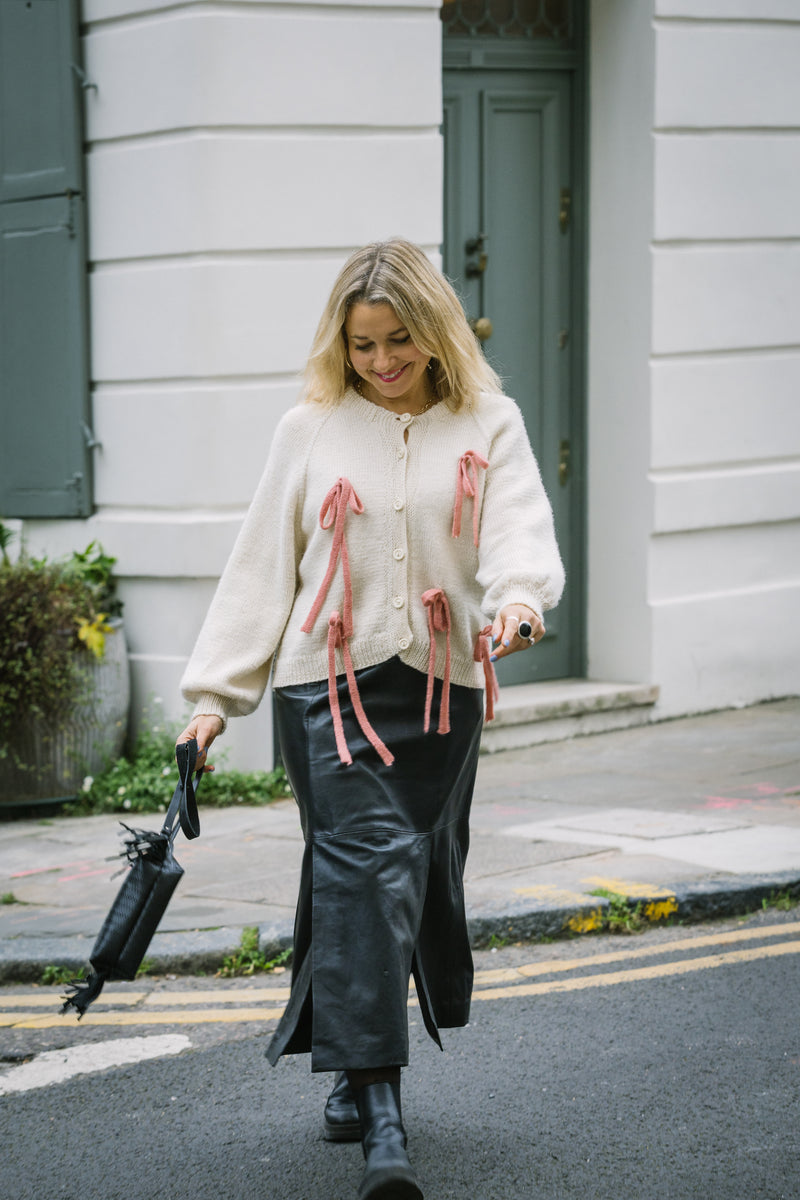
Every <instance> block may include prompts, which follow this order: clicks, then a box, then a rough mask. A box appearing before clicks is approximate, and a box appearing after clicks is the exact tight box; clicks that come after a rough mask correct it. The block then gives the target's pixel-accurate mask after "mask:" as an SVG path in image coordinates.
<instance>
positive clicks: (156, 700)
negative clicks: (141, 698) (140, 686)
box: [153, 696, 164, 704]
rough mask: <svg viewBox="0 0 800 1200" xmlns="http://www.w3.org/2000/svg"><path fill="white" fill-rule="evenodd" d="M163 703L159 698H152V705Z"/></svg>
mask: <svg viewBox="0 0 800 1200" xmlns="http://www.w3.org/2000/svg"><path fill="white" fill-rule="evenodd" d="M163 703H164V701H163V700H162V699H161V697H160V696H153V704H163Z"/></svg>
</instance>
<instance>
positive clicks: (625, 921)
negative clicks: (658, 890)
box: [589, 887, 648, 933]
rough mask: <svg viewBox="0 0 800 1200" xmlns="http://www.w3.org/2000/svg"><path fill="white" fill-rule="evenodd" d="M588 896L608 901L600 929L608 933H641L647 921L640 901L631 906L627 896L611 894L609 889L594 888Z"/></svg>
mask: <svg viewBox="0 0 800 1200" xmlns="http://www.w3.org/2000/svg"><path fill="white" fill-rule="evenodd" d="M589 895H590V896H602V897H603V898H604V899H605V900H607V901H608V910H607V911H606V912H605V913H603V917H602V926H601V928H603V929H607V930H608V932H609V933H641V932H642V930H643V929H644V928H645V927H646V926H647V924H648V921H647V918H646V917H645V915H644V905H643V904H642V902H641V900H640V901H639V903H638V904H636V906H635V907H634V906H632V905H631V902H630V900H628V898H627V896H622V895H620V893H619V892H612V891H611V890H610V889H609V888H603V887H599V888H595V889H594V890H593V891H591V892H590V893H589Z"/></svg>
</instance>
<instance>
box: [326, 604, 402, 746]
mask: <svg viewBox="0 0 800 1200" xmlns="http://www.w3.org/2000/svg"><path fill="white" fill-rule="evenodd" d="M337 649H339V650H341V652H342V659H343V660H344V669H345V673H346V675H347V688H348V691H349V693H350V702H351V703H352V705H353V712H354V713H355V714H356V720H357V721H358V724H359V726H360V727H361V732H362V733H363V734H364V737H365V738H366V739H367V741H368V742H369V744H370V745H371V746H372V747H373V748H374V749H375V751H376V752H377V753H378V755H379V756H380V758H381V759H382V761H383V762H384V763H385V764H386V766H387V767H390V766H391V765H392V763H393V762H394V755H393V754H392V753H391V751H390V750H388V749H387V747H386V746H385V745H384V743H383V742H382V741H381V739H380V738H379V737H378V735H377V733H376V732H375V730H374V729H373V728H372V726H371V725H370V723H369V721H368V720H367V714H366V713H365V712H364V706H363V704H362V703H361V696H360V695H359V692H358V684H357V682H356V673H355V671H354V669H353V659H352V657H351V655H350V646H349V645H348V642H347V635H346V633H345V627H344V622H343V621H342V618H341V617H340V616H339V613H338V612H332V613H331V615H330V618H329V620H328V702H329V703H330V706H331V716H332V717H333V732H334V736H335V738H336V749H337V750H338V752H339V758H340V759H341V761H342V762H343V763H344V764H345V766H348V767H349V766H350V765H351V764H352V762H353V758H352V755H351V754H350V750H349V749H348V746H347V739H346V738H345V735H344V722H343V721H342V710H341V708H340V706H339V692H338V690H337V687H336V650H337Z"/></svg>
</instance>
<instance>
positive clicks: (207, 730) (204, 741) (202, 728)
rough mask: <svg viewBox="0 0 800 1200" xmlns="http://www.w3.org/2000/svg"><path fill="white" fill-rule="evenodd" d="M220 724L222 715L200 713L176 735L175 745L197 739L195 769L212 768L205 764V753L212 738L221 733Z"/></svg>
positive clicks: (204, 769) (208, 769)
mask: <svg viewBox="0 0 800 1200" xmlns="http://www.w3.org/2000/svg"><path fill="white" fill-rule="evenodd" d="M222 726H223V721H222V717H217V716H214V715H211V714H203V713H200V714H199V715H198V716H196V717H192V719H191V721H190V722H189V724H188V725H187V726H186V728H185V729H184V731H183V733H182V734H180V736H179V737H178V740H177V742H176V743H175V745H176V746H180V745H181V744H182V743H183V742H190V741H191V740H192V738H195V739H196V740H197V763H196V766H195V770H197V771H213V770H214V768H213V767H212V766H210V765H207V764H206V755H207V754H208V751H209V749H210V748H211V743H212V742H213V741H214V738H216V737H219V735H220V734H221V733H222Z"/></svg>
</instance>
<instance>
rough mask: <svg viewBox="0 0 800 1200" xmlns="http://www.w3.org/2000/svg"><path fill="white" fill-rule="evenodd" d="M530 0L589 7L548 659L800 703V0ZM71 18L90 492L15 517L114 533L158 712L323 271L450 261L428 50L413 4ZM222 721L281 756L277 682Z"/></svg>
mask: <svg viewBox="0 0 800 1200" xmlns="http://www.w3.org/2000/svg"><path fill="white" fill-rule="evenodd" d="M462 7H463V8H464V9H465V11H466V9H467V6H466V5H462ZM474 7H475V6H474V5H473V8H474ZM478 7H480V6H478ZM502 7H503V6H502V5H498V4H494V5H490V6H489V11H490V13H491V12H495V13H496V12H497V11H499V9H501V8H502ZM549 7H550V9H552V10H554V11H555V10H558V13H560V14H561V15H562V16H563V14H564V13H565V12H566V13H567V15H568V19H570V20H572V21H573V22H574V23H575V26H578V25H579V26H580V29H581V39H580V45H579V49H578V51H576V54H577V55H578V65H577V67H576V66H575V65H574V64H573V67H572V70H573V76H574V77H577V76H578V75H580V81H579V85H578V87H577V89H576V91H575V97H576V99H574V102H573V103H572V107H571V109H570V121H571V132H570V136H571V138H572V145H573V148H574V147H576V146H577V148H578V153H577V159H576V161H578V160H579V163H580V164H582V165H581V166H580V170H579V175H580V178H579V179H574V180H571V181H570V184H571V189H570V194H569V197H568V203H569V204H570V205H571V212H570V213H569V217H568V219H569V220H570V221H572V222H573V229H574V230H575V231H576V239H575V242H574V247H575V250H574V254H573V261H572V262H571V265H570V268H569V269H570V272H571V278H572V279H573V280H576V281H577V284H576V289H575V296H576V297H577V299H575V300H574V303H576V304H577V305H578V307H579V310H580V311H579V312H578V313H577V315H576V319H575V321H574V324H573V325H572V328H571V330H570V332H571V333H572V335H573V341H572V345H571V353H573V359H572V376H571V379H572V382H571V384H570V387H571V395H572V397H573V404H574V405H575V406H577V407H576V411H578V412H579V417H578V419H577V424H576V427H575V429H574V430H573V433H572V436H573V438H574V441H575V447H574V458H573V464H574V476H573V480H574V487H575V497H576V498H575V499H574V501H573V505H572V508H571V510H570V512H571V517H570V519H571V520H572V521H573V532H572V534H571V535H570V536H572V537H573V539H574V540H575V541H576V543H578V542H579V543H580V545H579V546H578V548H577V549H576V551H575V555H574V564H573V569H572V573H571V577H570V579H569V581H568V587H570V588H574V589H575V597H576V600H575V604H574V607H573V609H571V610H570V612H573V613H575V614H577V615H573V616H572V617H571V618H570V621H571V622H572V623H573V625H574V628H575V642H576V645H578V644H579V646H580V650H579V652H578V653H573V654H572V656H571V658H570V659H569V664H570V665H569V667H568V669H567V672H566V673H567V674H568V675H569V677H570V678H572V679H585V680H588V681H592V682H594V683H596V684H615V685H617V684H626V685H640V686H641V687H642V688H643V689H644V690H645V691H648V698H649V700H650V701H652V700H653V699H654V698H655V704H654V705H652V704H651V705H650V706H649V707H648V708H647V710H646V713H647V716H648V717H650V716H655V717H668V716H675V715H679V714H683V713H689V712H698V711H703V710H709V709H714V708H724V707H728V706H732V705H740V704H746V703H752V702H755V701H759V700H762V699H767V698H772V697H778V696H785V695H789V694H796V693H797V692H798V690H800V634H798V621H797V619H796V617H795V614H796V613H797V612H798V611H800V386H798V385H800V303H798V297H799V296H800V204H798V202H797V197H798V195H799V194H800V72H798V70H797V63H798V62H800V7H798V4H797V3H796V0H587V3H585V4H584V3H583V0H574V10H575V11H572V13H571V16H569V13H570V7H571V6H570V5H563V4H562V5H555V6H553V5H550V6H549ZM545 9H547V6H545ZM81 17H82V22H83V25H82V29H81V40H82V50H83V69H84V70H85V73H86V76H87V79H88V81H90V82H91V84H93V85H95V86H94V87H92V88H87V90H86V93H85V139H86V146H85V164H86V208H87V215H88V255H89V260H90V274H89V318H90V347H91V349H90V364H91V366H90V371H91V403H92V420H93V425H92V429H93V433H94V437H95V439H96V441H97V442H98V443H100V445H99V447H97V448H95V450H94V451H93V454H94V491H93V504H94V510H93V512H92V514H91V515H90V516H88V517H85V518H80V519H59V520H46V519H34V520H26V521H25V532H26V537H27V540H28V543H29V545H30V547H31V548H32V549H33V550H46V551H47V552H49V553H58V552H61V551H65V550H71V549H73V548H82V547H83V546H84V545H86V543H87V542H88V541H89V540H91V539H92V538H97V539H98V540H99V541H101V542H102V544H103V545H104V547H105V549H106V550H107V551H108V552H109V553H111V554H114V555H116V556H117V559H118V573H119V577H120V583H121V592H122V597H123V599H124V602H125V619H126V630H127V637H128V641H129V647H130V653H131V668H132V680H133V684H134V692H133V694H134V714H135V716H138V714H139V713H140V712H141V710H142V709H143V708H144V707H146V706H147V705H148V703H149V701H150V700H151V699H152V697H154V696H158V697H160V698H161V699H162V701H163V704H164V708H165V711H166V712H167V714H168V716H169V717H170V719H172V720H174V721H175V723H176V728H177V727H179V726H180V722H181V720H182V717H183V715H184V713H185V707H184V705H183V702H182V700H181V698H180V695H179V690H178V684H179V680H180V676H181V674H182V671H183V667H184V664H185V661H186V658H187V656H188V654H189V652H190V650H191V647H192V644H193V641H194V638H195V636H196V634H197V631H198V628H199V625H200V623H201V621H202V618H203V615H204V613H205V610H206V608H207V605H208V603H209V601H210V599H211V596H212V594H213V591H214V587H215V584H216V580H217V579H218V577H219V574H220V572H221V571H222V569H223V567H224V564H225V561H226V558H227V555H228V552H229V550H230V548H231V546H232V543H233V540H234V538H235V535H236V532H237V530H238V527H239V525H240V522H241V520H242V517H243V514H244V512H245V510H246V507H247V504H248V501H249V498H250V496H251V495H252V492H253V490H254V488H255V485H256V482H257V479H258V476H259V474H260V471H261V469H262V466H263V463H264V461H265V458H266V455H267V452H268V449H269V444H270V439H271V436H272V433H273V431H274V428H275V425H276V423H277V421H278V420H279V418H280V416H281V414H282V413H283V412H284V411H285V410H286V409H287V408H288V407H289V406H290V405H292V404H293V403H295V402H296V399H297V396H298V393H299V382H298V372H299V371H300V370H301V369H302V366H303V362H304V359H305V356H306V354H307V351H308V348H309V345H310V341H311V338H312V335H313V331H314V328H315V324H316V320H317V318H318V315H319V312H320V310H321V307H322V304H323V302H324V299H325V297H326V295H327V292H328V290H329V288H330V285H331V283H332V281H333V278H334V277H335V275H336V273H337V271H338V269H339V267H340V266H341V264H342V262H343V261H344V259H345V257H346V256H347V254H348V253H349V252H350V251H351V250H352V249H353V248H355V247H356V246H359V245H362V244H363V243H365V242H368V241H371V240H375V239H380V238H384V237H388V236H392V235H395V234H399V235H402V236H404V237H407V238H409V239H411V240H413V241H415V242H418V243H420V244H421V245H423V246H424V247H425V249H426V250H427V251H428V252H429V253H430V254H431V255H432V256H433V257H434V258H435V259H437V261H441V259H440V258H439V256H440V255H441V254H442V253H443V249H442V248H443V246H444V245H445V240H446V229H445V228H444V224H445V223H446V212H447V208H446V205H445V206H444V212H445V216H444V217H443V197H444V196H445V195H446V192H447V189H448V186H449V187H450V188H451V189H452V188H453V187H454V181H453V180H452V179H450V180H449V181H448V178H447V176H448V171H450V170H451V168H450V166H449V165H448V164H449V163H450V162H451V159H450V158H449V157H448V155H447V154H446V153H445V146H444V141H443V111H444V109H443V97H444V99H445V100H446V92H447V88H446V86H445V87H444V88H443V66H446V65H447V64H446V48H445V51H443V36H442V19H441V12H440V6H439V5H438V4H433V3H430V0H404V2H403V3H392V2H389V0H349V2H348V3H347V4H346V5H345V4H337V3H335V2H325V0H317V2H315V3H313V4H307V3H304V2H303V0H288V2H287V0H284V2H282V3H271V2H265V0H235V2H227V0H213V2H212V0H209V2H205V0H194V2H182V0H181V2H176V0H171V2H166V0H82V12H81ZM554 62H555V60H554ZM573 158H575V155H574V154H573ZM557 182H558V181H557ZM562 182H563V181H562ZM562 190H563V189H559V192H558V195H554V198H553V203H554V204H556V205H558V204H559V203H561V204H562V207H563V203H564V201H563V197H562V195H561V192H562ZM546 203H549V200H546ZM560 236H561V234H560V233H559V232H557V231H555V230H554V231H553V232H552V239H554V244H558V241H557V240H558V238H559V237H560ZM492 251H493V248H492V246H491V243H490V249H489V253H490V257H491V254H492ZM445 265H447V263H446V258H445ZM546 308H547V304H546V296H545V309H546ZM474 315H477V314H474ZM543 321H544V322H545V325H546V321H547V315H546V313H545V316H544V317H543ZM543 327H544V326H543ZM565 341H566V335H565V334H564V335H562V342H565ZM576 341H577V342H578V345H575V342H576ZM489 344H491V343H489ZM510 390H511V389H510ZM554 436H557V434H556V435H554ZM534 440H535V439H534ZM563 440H564V439H562V442H563ZM559 444H561V443H559ZM534 448H535V449H538V447H536V446H535V447H534ZM554 486H556V487H557V486H558V484H555V485H554ZM570 632H571V631H570V629H563V628H562V629H560V630H559V637H560V638H561V639H562V640H567V641H568V640H569V638H570ZM562 673H563V671H562ZM512 686H513V685H512ZM518 686H521V687H522V689H523V690H521V691H519V692H518V693H517V694H518V696H520V697H523V696H524V698H525V699H526V702H529V701H531V699H532V697H535V692H536V689H539V690H540V691H543V690H546V689H547V688H548V687H551V688H552V684H547V683H545V682H541V683H538V682H536V681H535V680H534V681H533V682H529V683H526V684H523V685H518ZM531 688H533V689H534V691H533V692H532V691H531ZM507 691H508V693H509V694H510V699H508V698H507V700H506V704H508V705H510V706H511V707H512V708H513V706H514V692H513V691H512V687H509V688H508V689H507ZM656 697H657V698H656ZM642 711H644V710H642ZM526 727H527V726H526V722H525V721H524V720H523V719H522V718H520V723H519V725H518V727H517V730H518V736H517V741H520V740H521V741H524V740H525V736H526V735H525V729H526ZM227 740H228V741H229V743H230V744H231V745H232V747H233V753H232V756H231V760H232V761H233V762H236V763H237V764H238V765H242V766H267V765H269V764H270V762H271V757H272V738H271V722H270V711H269V705H268V704H264V705H262V708H261V709H260V710H259V712H258V713H257V714H255V715H254V716H253V717H250V718H246V719H245V720H243V721H239V722H234V723H233V726H232V728H231V732H230V736H229V738H228V739H227Z"/></svg>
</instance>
